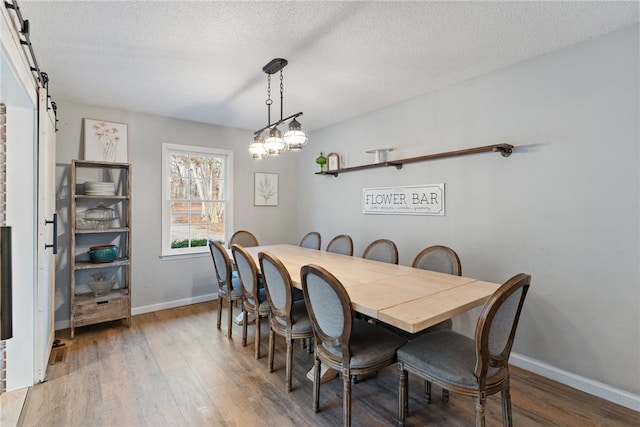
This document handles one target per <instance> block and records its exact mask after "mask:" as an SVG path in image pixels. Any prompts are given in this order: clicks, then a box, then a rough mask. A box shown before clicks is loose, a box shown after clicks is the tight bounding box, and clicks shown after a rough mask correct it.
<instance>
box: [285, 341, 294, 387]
mask: <svg viewBox="0 0 640 427" xmlns="http://www.w3.org/2000/svg"><path fill="white" fill-rule="evenodd" d="M292 365H293V340H292V339H291V338H287V365H286V372H287V373H286V379H287V392H289V391H291V366H292Z"/></svg>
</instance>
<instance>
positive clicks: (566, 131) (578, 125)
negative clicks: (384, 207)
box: [298, 26, 640, 395]
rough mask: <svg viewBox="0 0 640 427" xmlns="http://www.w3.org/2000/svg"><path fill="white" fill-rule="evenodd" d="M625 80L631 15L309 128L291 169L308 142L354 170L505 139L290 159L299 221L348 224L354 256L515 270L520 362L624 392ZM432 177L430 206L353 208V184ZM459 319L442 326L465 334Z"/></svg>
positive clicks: (635, 363) (631, 266)
mask: <svg viewBox="0 0 640 427" xmlns="http://www.w3.org/2000/svg"><path fill="white" fill-rule="evenodd" d="M638 91H639V86H638V27H637V26H636V27H633V28H630V29H627V30H623V31H619V32H616V33H613V34H611V35H608V36H605V37H601V38H597V39H594V40H591V41H588V42H586V43H583V44H580V45H576V46H574V47H572V48H569V49H565V50H562V51H559V52H557V53H553V54H550V55H546V56H544V57H541V58H538V59H536V60H533V61H529V62H526V63H522V64H519V65H517V66H513V67H510V68H508V69H505V70H502V71H499V72H495V73H491V74H488V75H486V76H483V77H480V78H476V79H473V80H469V81H466V82H464V83H461V84H457V85H454V86H451V87H448V88H444V89H442V90H438V91H435V92H433V93H430V94H427V95H425V96H420V97H417V98H414V99H412V100H409V101H407V102H404V103H401V104H397V105H393V106H390V107H388V108H385V109H383V110H379V111H374V112H371V113H369V114H366V115H364V116H360V117H356V118H353V119H350V120H348V121H345V122H343V123H342V124H340V125H336V126H332V127H328V128H325V129H322V130H320V131H316V132H314V133H313V135H312V137H313V139H312V142H310V145H311V147H313V149H312V150H309V151H306V152H305V153H304V154H303V155H304V156H306V160H305V159H303V160H302V161H303V162H305V164H309V165H311V164H313V163H312V161H313V158H314V157H315V156H317V155H318V152H319V151H320V150H322V151H324V152H325V153H327V152H331V151H336V152H338V153H341V154H343V155H344V156H346V157H347V162H348V163H347V165H348V166H355V165H357V164H363V163H369V162H371V161H372V160H373V155H372V154H366V153H365V150H366V149H369V148H380V147H394V148H396V151H394V152H392V153H390V156H389V158H391V159H393V158H404V157H411V156H416V155H422V154H429V153H437V152H441V151H449V150H455V149H461V148H467V147H474V146H482V145H489V144H495V143H510V144H514V145H516V146H517V149H516V151H515V153H514V154H513V155H512V156H511V157H509V158H503V157H501V156H500V155H498V154H493V153H488V154H478V155H474V156H468V157H460V158H452V159H445V160H435V161H430V162H425V163H416V164H410V165H406V166H405V167H404V168H403V169H402V170H396V169H395V168H386V169H371V170H365V171H358V172H350V173H345V174H343V175H340V176H339V177H338V178H333V177H327V176H317V175H313V174H312V173H311V171H312V170H313V168H312V167H310V166H309V167H307V166H301V167H300V172H299V177H298V178H299V180H300V187H301V188H303V189H305V191H304V192H302V191H301V192H300V195H299V197H300V203H299V208H298V209H299V210H298V215H299V220H300V227H301V230H310V229H316V230H318V231H320V232H321V233H322V236H323V238H330V237H331V236H332V235H335V234H339V233H349V234H350V235H351V236H352V237H353V239H354V243H355V255H358V256H359V255H361V254H362V251H363V249H364V247H365V246H366V244H368V243H369V242H371V241H372V240H374V239H377V238H382V237H386V238H391V239H393V240H394V241H395V242H396V243H397V244H398V247H399V249H400V258H401V260H400V262H401V263H402V264H410V263H411V261H412V259H413V257H414V256H415V254H416V253H417V252H418V251H419V250H420V249H422V248H424V247H426V246H429V245H433V244H444V245H448V246H451V247H452V248H454V249H455V250H456V251H457V252H458V254H459V255H460V257H461V260H462V269H463V275H466V276H469V277H475V278H480V279H484V280H489V281H494V282H500V283H502V282H503V281H505V280H506V279H508V278H509V277H511V276H513V275H515V274H516V273H519V272H526V273H530V274H532V276H533V280H532V287H531V290H530V293H529V296H528V299H527V302H526V305H525V309H524V314H523V317H522V319H521V324H520V327H519V330H518V335H517V339H516V344H515V349H514V351H515V352H517V353H518V354H519V355H522V360H525V359H527V358H530V359H535V360H536V361H537V363H540V364H546V365H549V366H550V367H552V369H553V368H557V369H561V370H565V371H568V372H571V373H575V374H577V375H580V376H583V377H585V378H588V379H592V380H596V381H600V382H602V383H605V384H609V385H612V386H614V387H617V388H620V389H622V390H627V391H629V392H632V393H634V394H636V395H637V394H640V384H639V381H640V380H639V379H640V367H639V364H640V362H639V361H640V350H639V346H640V336H639V335H640V332H639V325H640V317H639V314H638V311H639V302H640V293H639V282H640V281H639V275H638V260H639V256H640V255H639V250H638V246H639V229H638V219H639V218H640V215H639V211H638V195H639V188H638V182H639V175H638V171H639V168H638V156H639V153H638V146H639V131H638V117H639V108H638V104H639V100H638ZM433 183H445V185H446V216H444V217H425V216H407V217H404V216H384V215H382V216H377V215H363V214H362V213H361V209H362V206H361V194H362V189H363V188H365V187H378V186H390V185H412V184H433ZM336 207H339V209H336ZM325 244H326V241H325ZM391 291H392V290H390V292H391ZM475 314H476V313H472V314H471V315H465V316H460V317H459V318H457V319H456V327H457V328H461V329H462V330H464V331H465V332H466V333H472V331H473V329H472V325H475V323H474V322H475Z"/></svg>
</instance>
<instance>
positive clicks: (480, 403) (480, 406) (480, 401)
mask: <svg viewBox="0 0 640 427" xmlns="http://www.w3.org/2000/svg"><path fill="white" fill-rule="evenodd" d="M483 394H484V392H480V396H478V397H477V398H476V427H484V406H485V403H486V401H487V398H486V396H483Z"/></svg>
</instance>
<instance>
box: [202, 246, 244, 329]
mask: <svg viewBox="0 0 640 427" xmlns="http://www.w3.org/2000/svg"><path fill="white" fill-rule="evenodd" d="M209 251H210V252H211V258H212V259H213V267H214V270H215V273H216V280H217V281H218V301H219V303H218V324H217V326H218V329H220V324H221V322H222V301H226V303H227V306H228V320H227V337H228V338H231V333H232V328H231V326H232V323H233V320H232V319H233V304H234V303H235V302H237V301H240V302H242V289H241V286H240V279H239V278H238V273H237V272H235V271H233V264H232V262H231V259H230V258H229V255H228V254H227V250H226V249H225V248H224V246H222V245H221V244H220V243H218V242H215V241H213V240H209Z"/></svg>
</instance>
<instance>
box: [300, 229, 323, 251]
mask: <svg viewBox="0 0 640 427" xmlns="http://www.w3.org/2000/svg"><path fill="white" fill-rule="evenodd" d="M321 242H322V237H321V236H320V233H318V232H317V231H311V232H309V233H307V234H305V235H304V237H302V240H300V246H302V247H303V248H309V249H317V250H320V244H321Z"/></svg>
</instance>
